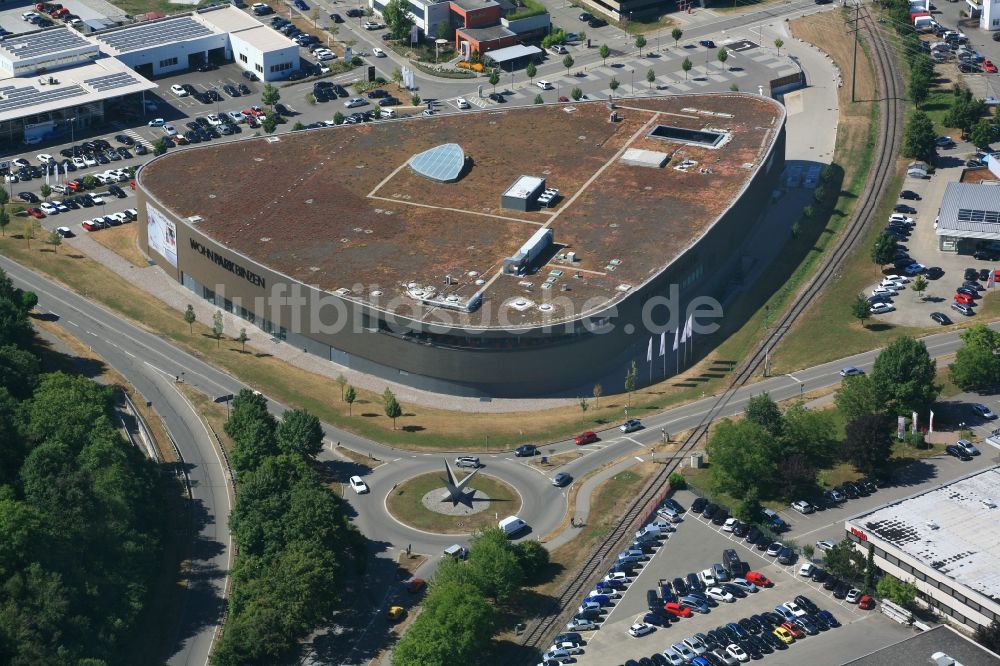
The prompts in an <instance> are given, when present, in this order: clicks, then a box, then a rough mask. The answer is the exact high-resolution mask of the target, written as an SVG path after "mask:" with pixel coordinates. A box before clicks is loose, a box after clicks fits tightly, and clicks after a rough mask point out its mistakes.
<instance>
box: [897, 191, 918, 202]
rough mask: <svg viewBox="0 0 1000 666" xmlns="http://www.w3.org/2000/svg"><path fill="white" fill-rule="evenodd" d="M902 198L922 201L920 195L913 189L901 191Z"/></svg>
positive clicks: (900, 196)
mask: <svg viewBox="0 0 1000 666" xmlns="http://www.w3.org/2000/svg"><path fill="white" fill-rule="evenodd" d="M899 198H900V199H907V200H909V201H920V195H919V194H917V193H916V192H914V191H913V190H903V191H902V192H900V193H899Z"/></svg>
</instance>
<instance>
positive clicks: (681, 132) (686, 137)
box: [647, 125, 726, 148]
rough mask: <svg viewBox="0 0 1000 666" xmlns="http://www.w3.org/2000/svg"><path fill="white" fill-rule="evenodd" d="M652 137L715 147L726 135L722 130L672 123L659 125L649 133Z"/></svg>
mask: <svg viewBox="0 0 1000 666" xmlns="http://www.w3.org/2000/svg"><path fill="white" fill-rule="evenodd" d="M647 136H649V137H650V138H652V139H666V140H668V141H679V142H681V143H695V144H698V145H699V146H709V147H710V148H715V147H716V146H718V145H719V144H720V143H721V142H722V140H723V139H724V138H726V135H725V134H724V133H722V132H711V131H708V130H695V129H685V128H683V127H674V126H672V125H657V126H656V127H654V128H653V130H652V131H651V132H650V133H649V134H648V135H647Z"/></svg>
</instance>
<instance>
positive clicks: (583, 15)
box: [577, 12, 594, 23]
mask: <svg viewBox="0 0 1000 666" xmlns="http://www.w3.org/2000/svg"><path fill="white" fill-rule="evenodd" d="M577 18H578V19H580V20H581V21H583V22H584V23H586V22H587V21H589V20H590V19H592V18H594V15H593V14H588V13H587V12H583V13H581V14H580V15H579V16H577Z"/></svg>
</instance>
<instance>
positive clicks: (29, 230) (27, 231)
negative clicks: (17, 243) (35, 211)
mask: <svg viewBox="0 0 1000 666" xmlns="http://www.w3.org/2000/svg"><path fill="white" fill-rule="evenodd" d="M35 224H36V223H35V221H34V220H33V219H32V220H28V221H27V222H25V223H24V231H22V232H21V237H22V238H24V240H25V242H27V244H28V249H31V239H32V238H34V237H35Z"/></svg>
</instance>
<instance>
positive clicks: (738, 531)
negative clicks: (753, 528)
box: [733, 523, 750, 538]
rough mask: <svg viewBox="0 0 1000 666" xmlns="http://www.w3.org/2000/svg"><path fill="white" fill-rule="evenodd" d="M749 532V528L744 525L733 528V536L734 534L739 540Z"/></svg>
mask: <svg viewBox="0 0 1000 666" xmlns="http://www.w3.org/2000/svg"><path fill="white" fill-rule="evenodd" d="M749 531H750V526H749V525H747V524H746V523H740V524H738V525H737V526H736V527H735V528H733V534H735V535H736V536H738V537H740V538H743V537H745V536H746V535H747V533H748V532H749Z"/></svg>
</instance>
